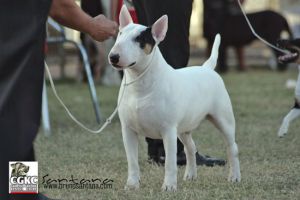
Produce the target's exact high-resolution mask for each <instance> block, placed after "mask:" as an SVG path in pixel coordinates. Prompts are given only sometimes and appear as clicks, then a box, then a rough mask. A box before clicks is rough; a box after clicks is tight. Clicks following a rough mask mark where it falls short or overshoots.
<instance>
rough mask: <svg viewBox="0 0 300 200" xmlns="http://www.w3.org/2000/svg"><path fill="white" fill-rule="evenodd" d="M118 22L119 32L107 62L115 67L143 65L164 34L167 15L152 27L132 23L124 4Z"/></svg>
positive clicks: (166, 25) (124, 67)
mask: <svg viewBox="0 0 300 200" xmlns="http://www.w3.org/2000/svg"><path fill="white" fill-rule="evenodd" d="M119 22H120V26H119V34H118V37H117V39H116V43H115V45H114V46H113V47H112V49H111V51H110V53H109V55H108V60H109V63H110V64H112V65H113V66H114V67H115V68H117V69H126V68H128V67H130V68H134V67H136V66H144V65H145V63H147V60H148V59H149V58H150V57H151V54H152V53H153V50H154V48H157V47H156V46H157V44H159V43H160V42H161V41H162V40H163V39H164V38H165V36H166V33H167V29H168V17H167V16H166V15H164V16H162V17H161V18H159V19H158V20H157V21H156V22H155V23H154V24H153V25H152V27H146V26H142V25H140V24H134V23H133V22H132V18H131V16H130V14H129V12H128V10H127V8H126V6H123V7H122V9H121V12H120V17H119Z"/></svg>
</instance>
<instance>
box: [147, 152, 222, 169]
mask: <svg viewBox="0 0 300 200" xmlns="http://www.w3.org/2000/svg"><path fill="white" fill-rule="evenodd" d="M195 156H196V164H197V165H205V166H207V167H213V166H216V165H218V166H224V165H225V164H226V161H225V160H224V159H219V158H212V157H210V156H202V155H200V154H199V153H198V152H196V155H195ZM148 162H149V163H151V164H157V165H164V164H165V157H164V156H159V157H155V158H154V157H153V158H151V157H150V158H149V159H148ZM177 165H179V166H183V165H186V156H185V153H184V151H181V152H180V153H178V154H177Z"/></svg>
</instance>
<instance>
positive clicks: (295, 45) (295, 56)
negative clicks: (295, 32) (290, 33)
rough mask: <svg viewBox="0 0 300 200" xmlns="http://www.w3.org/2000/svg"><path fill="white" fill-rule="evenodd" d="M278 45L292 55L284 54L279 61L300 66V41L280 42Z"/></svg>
mask: <svg viewBox="0 0 300 200" xmlns="http://www.w3.org/2000/svg"><path fill="white" fill-rule="evenodd" d="M277 45H278V46H279V47H281V48H283V49H286V50H288V51H289V52H290V53H288V54H284V55H281V56H279V57H278V61H279V62H281V63H283V64H287V63H292V62H294V63H298V64H300V58H299V53H300V39H295V40H278V41H277Z"/></svg>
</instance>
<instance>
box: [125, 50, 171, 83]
mask: <svg viewBox="0 0 300 200" xmlns="http://www.w3.org/2000/svg"><path fill="white" fill-rule="evenodd" d="M170 70H173V68H172V67H171V66H170V65H169V64H168V63H167V62H166V61H165V59H164V58H163V56H162V54H161V52H160V50H159V48H158V47H157V46H155V47H154V48H153V51H152V54H151V55H149V56H148V59H147V60H145V62H144V63H143V64H137V65H136V66H134V67H133V68H130V69H126V70H125V74H126V79H127V80H126V82H127V83H128V82H132V81H135V82H136V83H134V84H133V85H140V84H138V82H140V81H143V84H145V83H146V84H147V85H149V84H151V83H155V82H157V80H158V79H160V77H161V76H163V74H165V72H167V71H170Z"/></svg>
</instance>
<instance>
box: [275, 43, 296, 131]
mask: <svg viewBox="0 0 300 200" xmlns="http://www.w3.org/2000/svg"><path fill="white" fill-rule="evenodd" d="M278 45H279V46H280V47H282V48H284V49H287V50H288V51H290V53H289V54H285V55H282V56H279V57H278V60H279V62H281V63H284V64H287V63H291V62H294V63H297V64H298V69H299V74H298V79H297V84H296V89H295V104H294V106H293V108H292V109H291V110H290V112H289V113H288V114H287V115H286V116H285V117H284V119H283V122H282V124H281V126H280V129H279V131H278V136H279V137H283V136H284V135H285V134H287V132H288V129H289V125H290V122H292V121H293V120H294V119H296V118H297V117H299V116H300V58H299V53H300V39H294V40H280V41H278Z"/></svg>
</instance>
